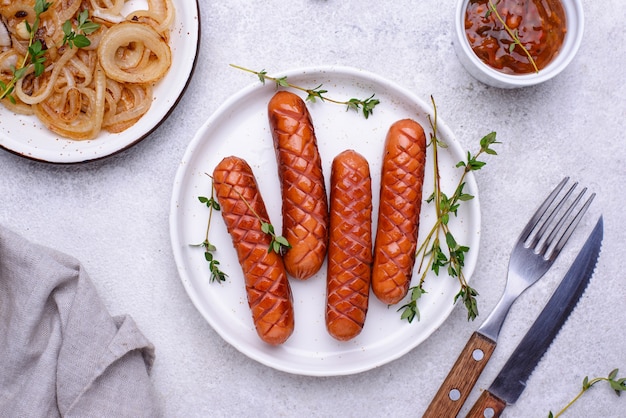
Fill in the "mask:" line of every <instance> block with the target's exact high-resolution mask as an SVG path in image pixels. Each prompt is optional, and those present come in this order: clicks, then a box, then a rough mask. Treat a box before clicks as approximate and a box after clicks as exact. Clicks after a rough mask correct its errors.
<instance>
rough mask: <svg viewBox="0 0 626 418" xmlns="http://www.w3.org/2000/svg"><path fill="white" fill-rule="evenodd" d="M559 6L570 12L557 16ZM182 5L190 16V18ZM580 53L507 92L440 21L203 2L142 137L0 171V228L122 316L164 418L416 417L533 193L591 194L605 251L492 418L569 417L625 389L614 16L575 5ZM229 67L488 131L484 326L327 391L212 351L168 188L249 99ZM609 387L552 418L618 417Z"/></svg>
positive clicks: (447, 22)
mask: <svg viewBox="0 0 626 418" xmlns="http://www.w3.org/2000/svg"><path fill="white" fill-rule="evenodd" d="M566 1H574V0H566ZM190 3H191V2H190ZM583 5H584V11H585V35H584V38H583V42H582V45H581V48H580V50H579V52H578V55H577V56H576V58H575V59H574V61H573V62H572V63H571V65H570V66H569V67H568V68H567V69H566V70H565V71H564V72H563V73H562V74H561V75H559V76H558V77H556V78H555V79H553V80H551V81H548V82H546V83H545V84H542V85H539V86H536V87H530V88H525V89H523V90H511V91H509V90H500V89H496V88H490V87H487V86H485V85H483V84H480V83H479V82H477V81H475V80H474V79H472V78H471V77H470V76H469V75H468V74H467V73H466V71H465V70H464V69H463V67H462V66H461V65H460V64H459V61H458V60H457V58H456V56H455V54H454V51H453V46H452V19H453V13H454V7H455V1H453V0H444V1H430V2H426V1H420V2H415V1H406V0H404V1H394V2H384V3H381V2H376V1H371V0H363V1H359V2H350V1H339V0H327V1H323V0H294V1H291V2H281V1H275V0H270V1H266V2H247V1H241V0H228V1H223V0H222V1H210V2H209V1H200V12H201V22H202V42H201V48H200V52H199V59H198V65H197V68H196V71H195V74H194V75H193V78H192V80H191V83H190V86H189V89H188V90H187V92H186V94H185V95H184V97H183V98H182V100H181V102H180V104H179V105H178V107H177V108H176V109H175V110H174V111H173V113H172V114H171V116H170V117H169V119H167V121H165V123H164V124H163V125H162V126H161V127H159V128H158V129H157V130H156V131H155V132H154V133H153V134H152V135H151V136H150V137H148V138H147V139H146V140H144V141H143V142H141V143H139V144H138V145H136V146H134V147H133V148H131V149H129V150H127V151H125V152H123V153H121V154H119V155H115V156H113V157H111V158H108V159H105V160H102V161H97V162H92V163H86V164H80V165H71V166H59V165H51V164H47V163H41V162H34V161H31V160H28V159H24V158H21V157H18V156H15V155H13V154H10V153H8V152H4V151H3V152H1V153H0V196H1V198H0V199H1V200H0V202H1V203H0V222H2V224H4V225H6V226H8V227H10V228H11V229H13V230H14V231H16V232H18V233H20V234H22V235H24V236H25V237H27V238H28V239H31V240H33V241H36V242H38V243H41V244H44V245H48V246H51V247H54V248H56V249H58V250H60V251H63V252H66V253H69V254H71V255H73V256H75V257H76V258H78V259H79V260H81V262H82V263H83V264H84V266H85V268H86V269H87V271H88V272H89V274H90V276H91V278H92V280H93V281H94V283H95V285H96V287H97V289H98V291H99V293H100V295H101V297H102V298H103V300H104V302H105V304H106V306H107V307H108V308H109V310H110V312H111V313H112V314H121V313H128V314H130V315H132V316H133V318H134V319H135V320H136V321H137V323H138V325H139V326H140V328H141V329H142V330H143V332H144V333H145V335H146V336H147V337H148V338H149V339H150V340H151V341H152V342H153V343H154V345H155V346H156V363H155V366H154V369H153V372H152V378H153V381H154V384H155V386H156V388H157V390H158V392H159V394H160V399H161V402H162V406H163V408H164V411H165V415H166V416H167V417H208V416H215V417H221V416H229V417H238V416H259V417H269V416H281V417H292V416H293V417H295V416H298V417H301V416H313V417H340V416H341V417H369V416H372V417H378V416H394V417H413V416H420V415H421V413H422V412H423V411H424V409H425V408H426V406H427V405H428V403H429V402H430V400H431V398H432V397H433V395H434V394H435V391H436V390H437V388H438V387H439V384H440V383H441V382H442V380H443V379H444V377H445V376H446V374H447V372H448V370H449V368H450V367H451V366H452V364H453V363H454V360H455V359H456V356H457V355H458V354H459V352H460V351H461V349H462V348H463V346H464V344H465V342H466V341H467V339H468V338H469V336H470V335H471V333H472V332H473V331H474V330H475V329H476V328H477V327H478V326H479V325H480V323H481V322H482V319H484V318H485V316H486V314H487V313H488V312H489V311H490V310H491V309H492V308H493V306H494V305H495V303H496V301H497V300H498V298H499V296H500V294H501V292H502V291H503V288H504V283H505V276H506V268H507V260H508V255H509V253H510V250H511V248H512V246H513V243H514V241H515V239H516V237H517V235H518V233H519V231H520V230H521V228H522V227H523V225H524V223H525V222H526V220H527V218H528V217H529V216H530V214H531V213H532V211H533V210H534V207H535V206H536V204H537V203H538V202H539V201H540V200H541V199H542V196H543V195H545V193H546V192H547V191H548V190H549V188H550V187H551V186H552V185H553V184H555V183H556V182H557V181H558V180H560V179H561V178H562V177H563V176H565V175H569V176H571V177H572V178H573V179H574V180H577V181H580V183H581V184H583V185H586V186H589V187H590V189H591V190H593V191H595V192H596V193H597V198H596V201H595V202H594V204H593V206H592V209H591V211H590V215H589V216H588V217H586V219H585V221H584V222H583V228H582V231H579V233H577V234H576V235H575V237H574V242H573V243H571V245H570V246H569V247H568V248H569V249H575V248H577V246H580V244H581V242H582V240H583V238H584V231H589V230H590V228H591V226H592V225H593V222H594V221H595V219H596V218H597V216H598V215H599V214H600V213H602V214H603V215H604V220H605V238H604V245H603V251H602V255H601V258H600V261H599V264H598V266H597V270H596V274H595V276H594V279H593V281H592V282H591V284H590V286H589V288H588V289H587V291H586V293H585V294H584V296H583V297H582V299H581V301H580V303H579V305H578V306H577V308H576V310H575V311H574V312H573V314H572V315H571V317H570V319H569V321H568V322H567V323H566V325H565V326H564V328H563V329H562V331H561V333H560V334H559V335H558V337H557V338H556V340H555V341H554V343H553V344H552V346H551V348H550V350H549V351H548V352H547V354H546V355H545V356H544V358H543V359H542V361H541V363H540V364H539V365H538V367H537V368H536V370H535V371H534V373H533V375H532V376H531V378H530V379H529V381H528V387H527V388H526V390H525V391H524V393H523V394H522V396H521V397H520V399H519V400H518V402H517V403H516V404H515V405H511V406H509V407H508V408H507V409H506V411H505V416H508V417H531V416H532V417H542V416H544V417H545V416H547V415H548V412H549V411H550V410H552V411H554V412H556V411H557V410H558V409H560V408H561V407H562V406H564V405H565V404H566V403H567V402H568V401H569V400H571V399H572V398H573V397H574V396H575V395H576V394H577V392H578V390H579V389H580V387H581V383H582V380H583V378H584V377H585V376H587V375H588V376H590V377H594V376H606V375H607V374H608V373H609V372H610V371H611V370H612V369H614V368H620V369H621V372H620V375H621V376H625V375H626V355H625V354H624V331H623V328H624V324H626V309H624V305H625V304H626V275H625V273H624V260H625V259H626V250H625V246H626V244H625V237H626V222H625V221H624V211H623V207H624V206H625V205H626V198H625V197H624V192H623V190H624V184H625V182H626V171H625V169H624V164H625V162H626V157H625V146H624V140H625V138H624V134H623V132H624V131H623V125H624V120H625V119H626V83H625V78H624V68H626V57H625V56H624V54H623V51H624V44H626V35H625V34H624V28H623V20H624V16H626V3H624V2H623V1H621V0H608V1H605V2H595V1H591V0H583ZM230 63H235V64H239V65H242V66H246V67H248V68H252V69H259V70H260V69H265V70H267V71H268V72H278V71H284V70H288V69H293V68H298V67H308V66H316V65H346V66H353V67H357V68H362V69H366V70H368V71H371V72H374V73H377V74H380V75H382V76H384V77H386V78H388V79H390V80H392V81H394V82H396V83H398V84H400V85H401V86H403V87H405V88H406V89H409V90H411V91H412V92H414V93H415V94H417V95H418V96H420V97H422V98H424V99H425V100H427V99H428V97H429V96H430V95H433V96H434V97H435V98H436V101H437V104H438V108H439V115H440V117H441V118H442V119H443V120H445V122H446V123H447V124H448V126H449V127H450V128H451V129H452V130H453V131H454V133H455V135H456V137H457V140H458V141H459V142H460V144H461V145H462V146H463V147H464V148H466V149H468V150H474V149H475V147H476V144H477V141H478V139H479V138H480V137H482V136H483V135H484V134H486V133H488V132H490V131H492V130H494V131H496V132H497V135H498V139H499V140H500V141H501V142H502V144H501V145H499V146H497V150H498V153H499V155H498V156H497V157H493V158H489V160H488V164H487V166H486V167H485V169H484V170H483V171H481V172H478V173H477V175H476V180H477V182H478V187H479V193H480V194H479V196H480V204H481V215H482V231H481V243H480V252H479V256H478V265H477V268H476V271H475V273H474V275H473V277H472V285H473V286H474V287H475V288H476V289H477V290H478V291H479V293H480V296H479V307H480V312H481V316H480V317H479V319H478V320H476V321H474V322H468V321H467V320H466V312H465V309H464V308H463V307H462V306H456V307H455V309H454V311H453V312H452V314H451V315H450V316H449V317H448V319H447V320H446V321H445V323H444V324H443V325H442V326H441V327H440V328H439V329H438V330H437V331H436V332H435V333H433V334H432V336H431V337H429V338H428V339H427V340H426V341H425V342H424V343H422V344H420V345H419V346H418V347H417V348H415V349H413V350H412V351H410V352H409V353H408V354H406V355H404V356H403V357H401V358H399V359H397V360H395V361H393V362H391V363H389V364H386V365H384V366H382V367H379V368H377V369H374V370H370V371H367V372H363V373H360V374H357V375H351V376H343V377H323V378H319V377H305V376H296V375H291V374H287V373H283V372H279V371H276V370H273V369H271V368H268V367H266V366H264V365H261V364H259V363H257V362H255V361H253V360H251V359H249V358H248V357H246V356H244V355H243V354H241V353H240V352H239V351H237V350H236V349H235V348H233V347H232V346H230V345H229V344H227V343H226V342H225V341H224V340H222V338H221V337H220V336H219V335H218V334H217V333H216V332H215V331H214V330H213V329H212V328H211V327H210V326H209V325H208V323H207V322H206V321H205V320H204V319H203V317H202V316H201V315H200V314H199V313H198V311H197V310H196V309H195V308H194V306H193V304H192V302H191V301H190V299H189V297H188V295H187V294H186V292H185V289H184V287H183V286H182V284H181V281H180V279H179V277H178V275H177V268H176V265H175V262H174V258H173V256H172V251H171V249H170V236H169V224H168V217H169V208H170V196H171V193H172V185H173V179H174V175H175V173H176V170H177V169H178V166H179V161H180V159H181V157H182V155H183V153H184V151H185V148H186V147H187V144H188V143H189V141H190V140H191V139H192V137H193V135H194V133H195V132H196V130H197V129H199V128H200V127H201V125H202V124H203V123H204V122H205V121H206V120H207V118H209V117H210V116H211V114H212V113H213V112H214V111H216V110H217V109H218V107H219V106H220V105H221V104H222V103H223V102H224V101H225V100H226V99H228V97H229V96H231V95H233V94H235V93H236V92H238V91H239V90H240V89H241V88H244V87H246V86H248V85H250V84H252V83H254V82H255V79H254V77H253V76H251V75H249V74H245V73H242V72H240V71H237V70H234V69H232V68H230V67H229V66H228V64H230ZM573 257H574V254H573V251H566V252H565V253H564V254H563V256H562V257H561V258H560V259H559V260H558V262H557V264H556V265H555V267H554V268H553V269H552V270H551V271H550V272H549V273H548V274H547V275H546V277H545V278H544V279H543V280H542V281H541V282H540V283H538V284H537V285H535V286H534V287H532V288H531V289H530V290H528V291H527V292H526V293H524V294H523V295H522V297H521V298H520V299H519V300H518V301H517V302H516V304H515V305H514V306H513V308H512V310H511V312H510V313H509V317H508V318H507V321H506V323H505V326H504V329H503V331H502V334H501V336H500V341H499V344H498V347H497V349H496V351H495V353H494V355H493V358H492V360H491V363H490V364H489V365H488V366H487V369H486V370H485V372H484V373H483V375H482V377H481V378H480V380H479V382H478V384H477V386H476V388H475V390H474V391H473V392H472V394H471V396H470V400H469V401H470V402H468V405H466V407H465V408H464V409H463V412H467V410H468V406H469V404H470V403H471V401H473V400H475V399H476V398H477V397H478V395H479V394H480V391H481V390H482V389H484V388H486V387H488V386H489V384H490V383H491V381H492V380H493V378H494V377H495V375H496V374H497V372H498V370H499V369H500V367H501V366H502V365H503V364H504V362H505V361H506V359H507V357H508V355H509V354H510V353H511V352H512V350H513V349H514V348H515V346H516V345H517V343H518V342H519V340H520V339H521V338H522V336H523V335H524V333H525V331H526V330H527V329H528V327H529V326H530V324H531V323H532V321H533V319H534V317H536V315H537V314H538V313H539V312H540V310H541V308H542V305H543V303H545V301H546V300H547V299H548V297H549V295H550V293H551V291H552V289H554V288H555V287H556V284H557V283H558V280H559V279H560V277H561V276H562V275H563V273H564V272H565V271H566V270H567V267H568V264H569V262H571V260H572V259H573ZM625 401H626V400H625V399H624V397H623V396H622V397H617V396H616V395H615V393H614V392H613V391H611V390H610V389H609V387H608V385H606V384H605V382H601V383H599V384H598V385H596V386H594V387H593V388H592V389H591V390H590V391H589V392H588V393H586V394H585V395H584V396H583V397H582V399H581V400H580V401H578V402H577V403H576V404H575V405H574V406H573V407H572V408H571V409H570V410H569V411H568V413H567V414H566V415H564V416H567V417H590V416H604V417H623V416H626V412H625V411H626V403H625Z"/></svg>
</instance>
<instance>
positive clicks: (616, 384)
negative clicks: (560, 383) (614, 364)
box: [548, 369, 626, 418]
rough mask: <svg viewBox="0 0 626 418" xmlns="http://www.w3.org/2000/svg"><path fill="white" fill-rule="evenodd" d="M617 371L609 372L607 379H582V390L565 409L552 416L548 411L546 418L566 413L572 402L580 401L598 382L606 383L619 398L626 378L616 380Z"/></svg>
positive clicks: (624, 389)
mask: <svg viewBox="0 0 626 418" xmlns="http://www.w3.org/2000/svg"><path fill="white" fill-rule="evenodd" d="M618 371H619V369H614V370H612V371H611V373H609V375H608V377H596V378H593V379H591V380H589V376H585V378H584V379H583V386H582V389H581V390H580V392H578V395H576V397H574V399H572V400H571V401H570V402H569V403H568V404H567V405H565V407H564V408H563V409H561V410H560V411H559V412H558V413H557V414H556V415H554V414H552V411H550V413H549V414H548V418H557V417H560V416H561V415H562V414H563V413H565V411H567V409H568V408H569V407H570V406H572V405H573V404H574V402H576V401H577V400H578V399H580V397H581V396H583V394H584V393H585V392H587V391H588V390H589V389H591V386H593V385H595V384H596V383H598V382H602V381H606V382H608V383H609V386H610V387H611V389H613V390H614V391H615V393H616V394H617V396H620V394H621V393H622V392H624V391H626V377H622V378H618V377H617V373H618Z"/></svg>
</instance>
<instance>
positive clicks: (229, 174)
mask: <svg viewBox="0 0 626 418" xmlns="http://www.w3.org/2000/svg"><path fill="white" fill-rule="evenodd" d="M213 185H214V188H215V193H216V197H217V200H218V202H219V204H220V206H221V213H222V217H223V219H224V222H225V223H226V228H227V230H228V232H229V234H230V236H231V238H232V241H233V245H234V247H235V250H236V251H237V257H238V258H239V263H240V264H241V269H242V270H243V275H244V279H245V286H246V293H247V297H248V304H249V306H250V309H251V311H252V319H253V321H254V325H255V327H256V330H257V333H258V334H259V337H261V339H262V340H263V341H265V342H266V343H268V344H272V345H278V344H282V343H284V342H285V341H286V340H287V338H289V336H290V335H291V334H292V332H293V329H294V312H293V299H292V293H291V287H290V286H289V282H288V279H287V272H286V270H285V266H284V264H283V260H282V258H281V257H280V255H279V254H277V253H276V252H274V251H268V248H269V245H270V242H271V237H270V236H269V235H267V234H265V233H264V232H262V231H261V221H260V220H259V218H258V217H260V218H261V219H263V221H264V222H268V223H269V217H268V215H267V210H266V208H265V204H264V202H263V199H262V197H261V194H260V192H259V190H258V187H257V183H256V179H255V177H254V174H253V172H252V169H251V168H250V166H249V165H248V163H247V162H246V161H245V160H243V159H241V158H238V157H226V158H224V159H223V160H222V161H221V162H220V163H219V164H218V165H217V166H216V167H215V169H214V171H213ZM257 215H258V217H257Z"/></svg>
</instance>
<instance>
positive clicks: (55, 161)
mask: <svg viewBox="0 0 626 418" xmlns="http://www.w3.org/2000/svg"><path fill="white" fill-rule="evenodd" d="M181 4H182V5H184V6H187V3H182V2H181ZM194 4H195V16H194V19H193V20H195V21H196V25H197V30H196V31H195V32H196V33H197V39H196V42H195V45H194V48H195V51H194V53H193V60H191V66H190V67H189V73H188V75H187V78H186V80H185V83H184V85H183V86H182V88H181V90H180V92H179V93H178V95H177V96H176V97H175V98H174V100H173V102H172V104H171V106H170V107H169V108H168V110H167V111H166V112H165V113H164V114H163V115H162V116H161V117H160V119H159V120H158V121H156V122H155V123H154V125H153V126H152V127H150V128H149V129H148V130H147V131H146V132H144V133H143V134H141V135H140V136H138V137H137V138H136V139H134V140H132V141H130V142H128V143H126V144H124V146H122V147H120V148H117V149H113V150H112V151H110V152H108V153H106V154H101V155H96V156H94V157H91V158H83V159H80V158H76V159H72V160H69V159H68V160H62V159H50V158H45V157H43V156H38V155H31V154H29V153H28V152H26V151H24V150H17V149H13V148H10V147H8V146H6V145H5V144H4V143H3V141H0V148H1V149H3V150H4V151H7V152H9V153H10V154H13V155H16V156H18V157H22V158H25V159H27V160H31V161H36V162H42V163H47V164H51V165H59V166H71V165H79V164H85V163H90V162H95V161H100V160H104V159H107V158H110V157H112V156H115V155H118V154H120V153H123V152H124V151H126V150H128V149H130V148H132V147H134V146H135V145H137V144H138V143H140V142H142V141H143V140H144V139H146V138H147V137H148V136H150V135H151V134H152V133H153V132H154V131H156V130H157V129H158V128H159V127H160V126H161V125H162V124H163V123H164V122H165V121H166V120H167V119H168V118H169V117H170V115H171V114H172V112H173V111H174V109H175V108H176V107H177V106H178V104H179V103H180V101H181V100H182V98H183V96H184V95H185V92H186V91H187V88H188V87H189V85H190V84H191V79H192V77H193V75H194V74H195V71H196V67H197V63H198V59H199V55H200V46H201V40H202V19H201V15H200V1H199V0H194ZM191 5H192V4H189V6H191ZM9 112H10V111H9ZM11 113H13V112H11ZM33 117H34V116H33ZM60 139H62V138H60Z"/></svg>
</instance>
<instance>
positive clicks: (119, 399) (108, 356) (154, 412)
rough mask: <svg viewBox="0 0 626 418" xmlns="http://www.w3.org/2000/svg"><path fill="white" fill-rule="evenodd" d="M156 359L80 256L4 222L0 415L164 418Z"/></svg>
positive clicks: (0, 291) (1, 232)
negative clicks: (103, 295) (101, 292)
mask: <svg viewBox="0 0 626 418" xmlns="http://www.w3.org/2000/svg"><path fill="white" fill-rule="evenodd" d="M153 361H154V347H153V345H152V344H151V343H150V342H149V341H148V340H147V339H146V337H144V335H143V334H142V333H141V331H140V330H139V329H138V328H137V325H136V324H135V322H134V321H133V319H132V318H131V317H130V316H128V315H123V316H117V317H111V316H110V315H109V313H108V312H107V309H106V307H105V306H104V304H103V302H102V300H101V299H100V298H99V296H98V294H97V293H96V290H95V288H94V286H93V283H92V282H91V280H90V279H89V277H88V275H87V273H86V272H85V270H84V269H83V267H82V266H81V264H80V263H79V262H78V261H77V260H76V259H74V258H73V257H70V256H68V255H66V254H62V253H60V252H58V251H55V250H52V249H49V248H46V247H43V246H40V245H36V244H34V243H31V242H29V241H27V240H25V239H24V238H22V237H21V236H19V235H17V234H16V233H14V232H12V231H10V230H8V229H7V228H5V227H3V226H1V225H0V417H116V418H117V417H133V418H134V417H159V416H160V415H161V413H160V408H159V402H158V399H157V395H156V392H155V389H154V386H153V384H152V381H151V380H150V376H149V372H150V368H151V366H152V363H153Z"/></svg>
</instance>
